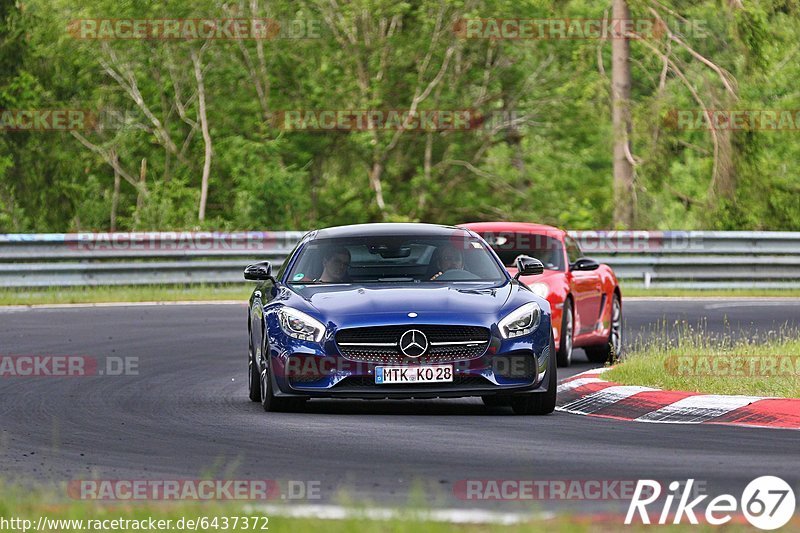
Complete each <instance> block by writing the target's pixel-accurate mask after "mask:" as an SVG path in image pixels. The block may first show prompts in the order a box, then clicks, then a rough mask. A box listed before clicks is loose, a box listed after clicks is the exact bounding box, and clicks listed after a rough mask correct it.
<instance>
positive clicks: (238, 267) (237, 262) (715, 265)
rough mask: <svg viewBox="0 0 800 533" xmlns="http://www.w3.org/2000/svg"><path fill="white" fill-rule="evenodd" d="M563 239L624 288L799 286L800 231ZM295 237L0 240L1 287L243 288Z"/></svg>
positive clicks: (595, 234)
mask: <svg viewBox="0 0 800 533" xmlns="http://www.w3.org/2000/svg"><path fill="white" fill-rule="evenodd" d="M570 233H571V234H572V235H573V237H575V238H576V240H578V242H579V243H580V244H581V246H582V248H583V251H584V254H585V255H587V256H589V257H594V258H595V259H597V260H599V261H601V262H604V263H607V264H609V265H610V266H611V267H612V268H614V271H615V272H616V273H617V276H618V277H619V278H620V279H622V280H624V281H625V282H626V285H628V286H637V285H638V286H642V287H664V288H698V289H702V288H789V287H800V232H744V231H735V232H718V231H692V232H686V231H574V232H570ZM303 234H304V232H302V231H288V232H255V231H253V232H232V233H225V232H158V233H149V232H148V233H145V232H142V233H77V234H63V233H58V234H0V287H43V286H54V285H55V286H97V285H143V284H158V283H170V284H193V283H234V282H242V281H243V279H242V270H243V268H244V266H245V265H247V264H248V263H250V262H254V261H261V260H271V261H274V262H275V263H277V264H279V263H281V262H282V261H283V260H284V259H285V258H286V256H287V255H288V254H289V252H290V251H291V249H292V248H293V247H294V245H295V244H296V243H297V241H298V240H299V239H300V238H301V237H302V235H303Z"/></svg>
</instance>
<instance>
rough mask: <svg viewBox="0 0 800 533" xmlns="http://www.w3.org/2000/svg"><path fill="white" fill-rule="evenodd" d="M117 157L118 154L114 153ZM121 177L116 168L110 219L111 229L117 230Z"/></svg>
mask: <svg viewBox="0 0 800 533" xmlns="http://www.w3.org/2000/svg"><path fill="white" fill-rule="evenodd" d="M114 157H116V154H115V155H114ZM120 181H121V177H120V175H119V172H117V169H114V193H113V194H112V195H111V220H110V221H109V226H110V228H109V231H117V207H118V206H119V185H120Z"/></svg>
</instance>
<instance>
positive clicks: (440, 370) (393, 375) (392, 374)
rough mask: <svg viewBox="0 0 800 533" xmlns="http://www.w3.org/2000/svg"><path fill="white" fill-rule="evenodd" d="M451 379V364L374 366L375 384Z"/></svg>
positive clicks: (432, 381)
mask: <svg viewBox="0 0 800 533" xmlns="http://www.w3.org/2000/svg"><path fill="white" fill-rule="evenodd" d="M452 381H453V365H435V366H379V367H376V368H375V384H376V385H384V384H386V383H449V382H452Z"/></svg>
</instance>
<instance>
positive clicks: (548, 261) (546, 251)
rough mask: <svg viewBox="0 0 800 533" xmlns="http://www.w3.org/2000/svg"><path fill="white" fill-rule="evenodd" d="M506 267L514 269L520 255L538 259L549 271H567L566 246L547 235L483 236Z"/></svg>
mask: <svg viewBox="0 0 800 533" xmlns="http://www.w3.org/2000/svg"><path fill="white" fill-rule="evenodd" d="M483 237H484V238H485V239H486V240H487V242H489V245H490V246H491V247H492V249H493V250H494V251H495V252H496V253H497V255H498V256H499V257H500V260H501V261H502V262H503V264H504V265H505V266H506V267H514V266H515V263H514V261H515V260H516V259H517V257H519V256H520V255H527V256H528V257H533V258H534V259H538V260H539V261H541V262H542V265H544V268H545V269H547V270H561V271H563V270H565V264H564V246H563V245H562V244H561V241H559V240H558V239H554V238H553V237H548V236H546V235H536V234H530V233H507V234H498V235H493V236H489V235H484V236H483Z"/></svg>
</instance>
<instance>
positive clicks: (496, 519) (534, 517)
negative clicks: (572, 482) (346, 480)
mask: <svg viewBox="0 0 800 533" xmlns="http://www.w3.org/2000/svg"><path fill="white" fill-rule="evenodd" d="M245 511H246V512H260V513H264V514H265V515H267V516H285V517H289V518H314V519H322V520H346V519H350V518H360V519H366V520H382V521H386V520H398V519H399V520H407V521H408V520H424V521H430V522H446V523H450V524H498V525H514V524H521V523H526V522H532V521H539V520H552V519H553V518H555V516H556V514H555V513H552V512H539V513H535V514H533V513H510V512H502V513H501V512H495V511H483V510H479V509H433V510H429V511H422V510H420V511H413V510H402V509H389V508H374V509H355V508H348V507H342V506H340V505H248V506H245Z"/></svg>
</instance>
